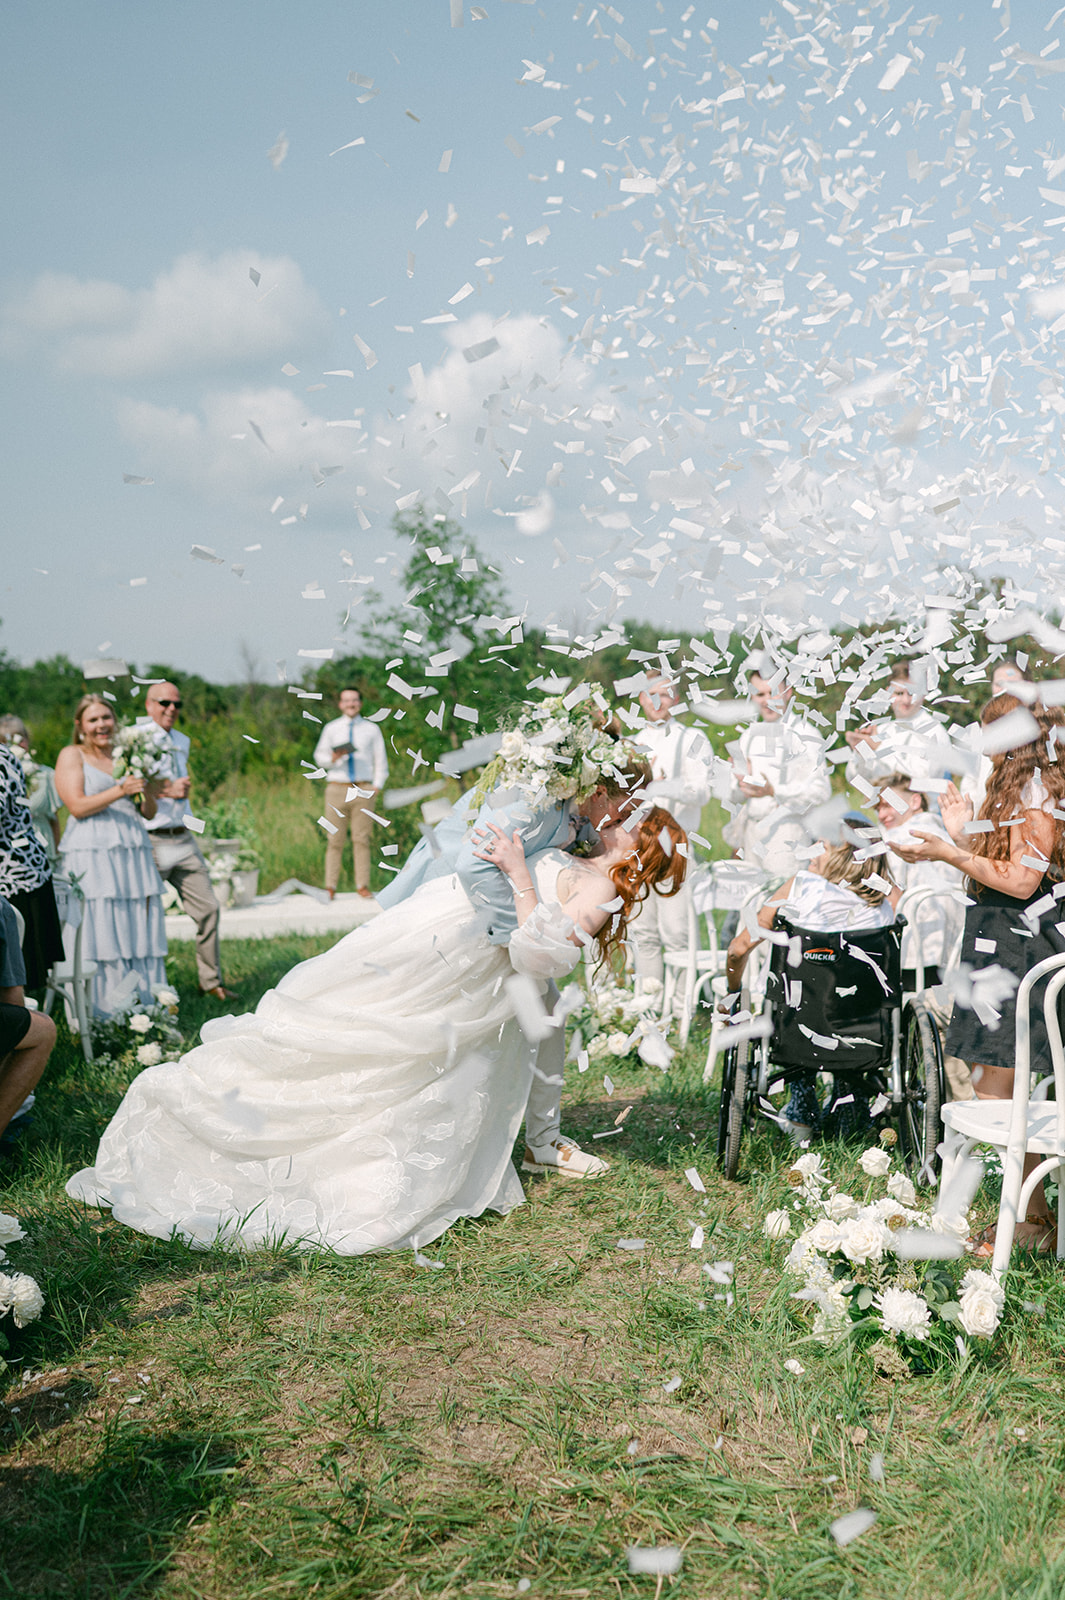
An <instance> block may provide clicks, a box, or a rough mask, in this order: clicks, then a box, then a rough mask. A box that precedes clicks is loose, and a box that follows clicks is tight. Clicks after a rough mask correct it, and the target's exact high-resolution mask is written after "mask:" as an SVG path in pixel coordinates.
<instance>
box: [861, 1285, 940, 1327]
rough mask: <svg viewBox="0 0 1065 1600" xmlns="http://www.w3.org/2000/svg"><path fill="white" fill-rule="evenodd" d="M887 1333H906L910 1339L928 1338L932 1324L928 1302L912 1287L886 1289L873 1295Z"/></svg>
mask: <svg viewBox="0 0 1065 1600" xmlns="http://www.w3.org/2000/svg"><path fill="white" fill-rule="evenodd" d="M873 1302H874V1304H875V1305H876V1307H877V1309H878V1310H879V1312H880V1321H881V1322H882V1324H883V1327H884V1332H885V1333H894V1334H899V1333H901V1334H904V1335H905V1336H906V1338H908V1339H927V1338H928V1332H929V1329H930V1327H931V1325H932V1313H931V1311H930V1310H929V1307H928V1302H927V1301H926V1300H924V1299H922V1297H921V1296H920V1295H919V1294H914V1292H913V1290H912V1289H885V1290H884V1292H883V1294H878V1295H874V1296H873Z"/></svg>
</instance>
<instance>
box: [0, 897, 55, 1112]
mask: <svg viewBox="0 0 1065 1600" xmlns="http://www.w3.org/2000/svg"><path fill="white" fill-rule="evenodd" d="M54 1044H55V1023H54V1022H53V1021H52V1019H51V1017H46V1016H45V1015H44V1013H43V1012H40V1011H31V1010H30V1008H29V1007H28V1006H27V1004H26V963H25V961H24V959H23V955H22V951H21V949H20V948H19V929H18V922H17V921H16V919H15V914H14V912H13V911H12V909H11V906H10V904H9V903H8V901H7V900H5V899H2V898H0V1136H2V1135H3V1134H4V1133H5V1131H6V1130H7V1126H8V1124H9V1123H10V1121H11V1119H12V1117H13V1116H14V1115H15V1113H16V1111H18V1109H19V1107H20V1106H21V1105H22V1104H23V1103H24V1101H25V1100H26V1099H27V1097H28V1096H29V1095H31V1094H32V1093H33V1091H34V1089H35V1088H36V1087H37V1084H38V1083H39V1082H40V1078H41V1074H42V1073H43V1071H44V1069H45V1067H46V1066H47V1065H48V1057H49V1056H50V1055H51V1053H52V1046H53V1045H54Z"/></svg>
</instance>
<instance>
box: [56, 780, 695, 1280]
mask: <svg viewBox="0 0 1065 1600" xmlns="http://www.w3.org/2000/svg"><path fill="white" fill-rule="evenodd" d="M493 834H494V838H493V840H492V841H491V842H490V843H488V844H486V845H485V846H484V850H483V858H484V859H488V860H491V861H492V862H493V863H494V864H495V865H497V866H499V868H500V870H501V871H503V872H504V873H505V875H506V876H507V877H508V879H509V880H510V883H511V887H512V891H513V895H514V905H515V912H516V916H517V920H518V924H519V926H518V929H517V932H515V933H514V934H513V935H512V936H511V939H510V944H509V946H508V945H498V944H492V943H490V942H489V941H488V939H487V938H486V937H485V935H484V932H483V924H482V922H480V921H478V919H477V917H476V915H475V913H474V910H473V907H472V906H471V903H470V900H469V898H468V896H467V894H466V892H465V890H464V889H463V888H462V886H461V884H460V883H459V880H458V878H457V877H455V876H454V875H452V876H450V877H446V878H438V879H435V880H433V881H431V882H428V883H426V884H425V885H424V886H423V887H422V888H421V889H419V890H418V891H417V892H416V893H415V894H414V895H413V896H412V897H411V898H410V899H409V900H406V901H403V902H402V903H401V904H399V905H396V906H394V907H393V908H392V909H391V910H388V911H384V912H382V914H381V915H380V916H379V917H376V918H375V919H374V920H373V921H372V922H370V923H368V924H364V925H363V926H362V927H360V928H357V929H356V930H355V931H354V932H353V933H350V934H348V935H347V937H346V938H343V939H341V940H340V942H339V943H338V944H337V945H335V946H334V947H333V949H331V950H328V951H326V952H325V953H324V954H323V955H320V956H315V957H314V958H313V960H311V961H305V962H303V963H301V964H300V965H299V966H297V967H294V968H293V969H292V971H291V972H289V973H288V974H287V975H286V977H284V978H283V979H282V981H281V982H280V984H279V985H278V987H277V988H276V989H273V990H270V991H269V992H268V993H267V994H266V995H264V996H263V998H262V1000H261V1001H260V1002H259V1005H258V1007H257V1008H256V1010H255V1012H254V1013H249V1014H247V1015H245V1016H240V1017H222V1018H219V1019H218V1020H216V1021H212V1022H208V1023H206V1024H205V1025H204V1028H203V1030H202V1033H201V1038H202V1040H203V1043H202V1044H201V1045H199V1046H198V1047H197V1048H195V1049H193V1050H191V1051H190V1052H189V1053H188V1054H187V1055H186V1056H184V1057H183V1058H182V1060H181V1061H179V1062H172V1063H165V1064H164V1065H162V1066H158V1067H149V1068H148V1069H147V1070H146V1071H145V1072H142V1073H141V1074H140V1076H139V1077H138V1078H136V1079H135V1081H134V1082H133V1083H132V1084H131V1086H130V1088H129V1089H128V1091H127V1092H126V1095H125V1098H124V1099H123V1101H122V1103H121V1105H120V1106H119V1108H118V1110H117V1112H116V1113H115V1116H114V1117H113V1119H112V1121H111V1123H110V1125H109V1126H108V1128H107V1130H106V1131H105V1133H104V1136H103V1138H102V1140H101V1142H100V1148H99V1151H98V1153H97V1157H96V1165H95V1166H94V1167H90V1168H86V1169H84V1170H83V1171H81V1172H78V1173H76V1174H75V1175H74V1177H72V1178H71V1179H70V1181H69V1182H68V1184H67V1192H68V1193H69V1194H71V1195H72V1196H74V1198H76V1199H81V1200H84V1201H87V1202H88V1203H90V1204H93V1205H107V1206H110V1207H111V1210H112V1212H113V1214H114V1216H115V1217H116V1218H117V1219H118V1220H119V1221H121V1222H124V1223H126V1224H127V1225H128V1226H129V1227H131V1228H135V1229H137V1230H138V1231H139V1232H141V1233H147V1234H152V1235H155V1236H156V1237H158V1238H170V1237H171V1236H172V1235H174V1234H177V1235H178V1236H179V1237H181V1238H183V1239H185V1240H187V1241H188V1242H189V1243H190V1244H193V1245H197V1244H198V1245H209V1244H213V1243H215V1242H216V1241H223V1242H226V1243H228V1244H230V1245H233V1246H240V1247H244V1248H248V1247H254V1246H256V1245H262V1244H266V1243H270V1242H274V1243H276V1242H280V1241H282V1240H284V1241H286V1242H287V1243H289V1244H296V1245H299V1246H301V1247H308V1248H310V1247H319V1248H321V1247H324V1248H328V1249H331V1250H334V1251H337V1252H338V1253H340V1254H342V1255H361V1254H363V1253H365V1252H367V1251H371V1250H389V1249H392V1250H395V1249H401V1248H414V1249H417V1248H418V1247H419V1246H423V1245H425V1244H428V1243H429V1242H430V1241H431V1240H433V1239H435V1238H437V1237H438V1236H439V1235H440V1234H441V1233H443V1232H444V1231H445V1229H447V1228H448V1227H449V1226H450V1224H451V1223H452V1222H454V1221H455V1220H456V1219H457V1218H458V1217H475V1216H479V1215H480V1214H481V1213H482V1212H483V1211H486V1210H495V1211H500V1212H507V1211H509V1210H511V1209H512V1208H513V1207H514V1206H517V1205H520V1204H521V1203H522V1199H523V1194H522V1188H521V1184H520V1182H519V1180H518V1176H517V1173H516V1172H515V1170H514V1168H513V1166H512V1164H511V1150H512V1148H513V1145H514V1141H515V1139H516V1137H517V1133H518V1128H519V1126H520V1123H521V1120H522V1115H523V1113H524V1110H525V1102H526V1099H527V1097H528V1092H529V1085H530V1082H531V1077H532V1069H533V1062H534V1060H535V1055H536V1048H537V1047H536V1044H535V1043H530V1042H529V1040H527V1039H526V1038H525V1036H524V1035H523V1033H522V1032H521V1030H520V1028H519V1026H518V1023H517V1021H516V1019H515V1016H514V1011H513V1007H512V1003H511V999H510V996H509V994H508V989H507V985H506V980H507V979H508V978H510V977H513V975H514V973H515V971H516V972H518V973H526V974H529V975H531V976H532V977H533V978H535V979H537V980H540V983H541V987H544V986H545V985H546V981H547V980H548V979H550V978H558V977H561V976H562V975H564V974H565V973H567V972H569V971H571V970H572V969H573V967H574V966H575V965H576V963H577V961H578V960H579V959H580V954H581V948H582V946H583V945H585V944H587V943H588V942H589V936H593V935H594V936H598V942H599V945H600V949H601V950H609V949H613V948H614V947H616V946H617V944H618V943H619V942H620V940H621V939H622V938H623V937H624V933H625V927H626V922H627V918H628V915H629V913H630V912H631V910H632V909H633V907H634V906H635V905H636V904H637V902H638V901H639V900H641V899H643V898H645V897H646V895H647V894H648V893H649V892H651V890H652V888H654V887H655V886H660V889H659V892H664V893H670V894H671V893H676V891H677V890H678V889H679V888H680V885H681V882H682V880H683V876H684V865H685V860H684V854H683V852H682V851H678V850H676V849H675V844H676V843H678V842H681V841H683V839H684V834H683V832H682V831H681V830H680V828H679V827H678V826H677V824H676V823H675V822H674V820H673V818H672V817H670V816H669V815H668V813H666V812H664V811H662V810H661V809H658V808H655V809H654V810H652V811H651V812H650V813H649V814H648V815H646V816H645V817H644V819H643V820H642V822H640V823H639V825H638V827H636V828H635V830H634V831H632V832H630V831H627V830H626V829H625V828H624V827H622V826H621V825H620V824H618V823H613V822H610V821H605V822H603V823H602V824H601V825H600V834H601V853H600V854H599V855H598V856H596V857H593V858H592V859H590V860H583V861H579V860H574V859H573V858H572V857H570V856H567V855H564V854H563V853H562V852H560V851H558V850H545V851H542V852H540V853H539V854H538V855H534V856H531V857H530V858H529V860H528V861H526V859H525V856H524V854H523V851H522V847H521V843H520V841H519V839H518V837H517V835H515V836H514V838H513V839H510V838H508V837H507V836H506V835H505V834H503V833H502V831H501V830H500V829H498V828H493ZM664 843H665V846H666V848H664V847H663V844H664Z"/></svg>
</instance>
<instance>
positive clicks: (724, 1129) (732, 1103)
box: [719, 1039, 753, 1182]
mask: <svg viewBox="0 0 1065 1600" xmlns="http://www.w3.org/2000/svg"><path fill="white" fill-rule="evenodd" d="M751 1046H752V1040H750V1039H745V1040H744V1041H743V1043H742V1044H741V1045H737V1046H736V1049H735V1050H733V1051H730V1052H729V1053H730V1055H732V1056H734V1058H735V1059H734V1061H733V1064H732V1084H731V1093H730V1094H729V1097H728V1103H727V1105H726V1102H725V1097H724V1092H723V1091H722V1098H721V1116H720V1119H719V1122H720V1131H719V1139H720V1137H721V1133H723V1134H724V1140H723V1145H722V1150H721V1171H722V1174H723V1175H724V1177H726V1178H728V1179H729V1181H730V1182H731V1181H732V1180H733V1179H735V1177H736V1174H737V1173H738V1172H739V1170H740V1144H741V1143H742V1141H743V1129H744V1125H745V1124H746V1121H747V1101H748V1098H749V1094H748V1086H749V1084H750V1077H751V1069H752V1066H753V1050H752V1048H751Z"/></svg>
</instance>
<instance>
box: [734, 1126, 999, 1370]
mask: <svg viewBox="0 0 1065 1600" xmlns="http://www.w3.org/2000/svg"><path fill="white" fill-rule="evenodd" d="M861 1166H862V1169H863V1171H864V1172H865V1174H866V1176H867V1178H868V1179H869V1182H868V1184H867V1186H866V1194H865V1197H864V1198H862V1199H859V1198H858V1197H856V1196H854V1195H851V1194H847V1193H845V1192H844V1191H843V1190H841V1189H839V1188H838V1187H837V1186H836V1185H835V1184H834V1183H832V1181H831V1178H830V1175H829V1173H828V1171H827V1169H826V1167H825V1164H824V1158H823V1156H821V1155H820V1154H818V1153H816V1152H809V1153H807V1154H805V1155H803V1156H800V1158H799V1160H798V1161H797V1162H796V1163H795V1165H794V1166H793V1167H792V1168H791V1169H790V1170H789V1172H788V1181H789V1183H790V1184H791V1185H792V1188H793V1190H794V1197H793V1199H792V1202H791V1205H790V1207H786V1208H781V1209H780V1210H776V1211H771V1212H769V1214H768V1215H767V1217H766V1218H765V1222H764V1224H763V1232H764V1233H765V1235H766V1236H767V1237H768V1238H770V1239H774V1240H785V1239H790V1238H792V1234H793V1231H794V1230H797V1236H796V1237H794V1239H792V1243H791V1246H790V1248H789V1250H788V1254H787V1257H786V1259H785V1262H784V1269H785V1272H786V1273H787V1274H789V1275H790V1276H791V1277H793V1278H795V1279H797V1280H798V1281H799V1282H800V1284H801V1287H799V1288H798V1289H797V1290H796V1291H795V1292H794V1294H793V1295H792V1298H793V1299H794V1300H797V1301H799V1302H800V1303H802V1304H805V1305H807V1306H809V1307H810V1308H812V1311H813V1318H812V1327H811V1337H812V1338H814V1339H817V1340H818V1341H820V1342H821V1343H824V1344H829V1345H831V1344H836V1343H837V1342H839V1341H841V1340H843V1339H845V1338H847V1337H848V1336H850V1337H853V1338H855V1339H857V1340H859V1341H860V1342H861V1343H862V1344H863V1345H865V1346H867V1347H868V1346H875V1347H876V1348H875V1350H874V1354H875V1355H876V1356H878V1357H883V1356H884V1355H885V1354H887V1356H888V1362H889V1364H890V1360H891V1357H892V1355H893V1356H894V1358H895V1360H898V1358H899V1357H902V1358H903V1359H904V1360H905V1362H906V1363H908V1364H909V1365H910V1366H912V1367H919V1368H922V1369H923V1368H927V1367H929V1366H931V1365H934V1364H935V1363H936V1361H937V1360H944V1359H954V1358H957V1357H961V1358H962V1359H963V1360H964V1359H966V1358H967V1356H968V1354H969V1346H968V1343H967V1341H968V1340H971V1339H980V1340H986V1339H990V1338H991V1337H992V1336H993V1334H994V1333H995V1332H996V1330H997V1328H998V1326H999V1323H1000V1321H1001V1319H1002V1313H1003V1309H1004V1306H1005V1293H1004V1290H1003V1288H1002V1286H1001V1284H1000V1283H999V1281H998V1279H997V1278H996V1277H995V1276H994V1274H992V1273H990V1272H981V1271H978V1270H977V1269H975V1268H972V1267H968V1266H967V1265H966V1261H965V1256H966V1240H967V1239H968V1236H969V1223H968V1216H967V1213H965V1212H958V1213H956V1214H947V1213H944V1212H942V1211H935V1210H931V1211H926V1210H924V1209H922V1208H921V1207H920V1206H919V1205H918V1202H917V1192H916V1190H915V1189H914V1186H913V1184H912V1183H911V1181H910V1179H909V1178H908V1177H907V1176H906V1174H905V1173H904V1172H900V1171H895V1170H892V1168H893V1162H892V1158H891V1155H890V1154H889V1152H888V1150H886V1149H883V1148H878V1147H876V1146H873V1147H872V1148H871V1149H869V1150H866V1151H865V1153H864V1154H863V1155H862V1157H861ZM879 1180H885V1182H884V1192H883V1193H882V1194H881V1195H880V1196H879V1197H877V1198H874V1196H873V1193H872V1190H873V1186H874V1184H876V1183H877V1182H878V1181H879ZM885 1346H887V1347H888V1348H887V1350H885Z"/></svg>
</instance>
